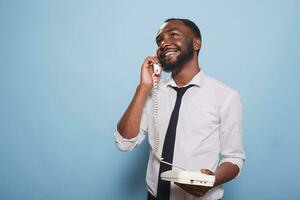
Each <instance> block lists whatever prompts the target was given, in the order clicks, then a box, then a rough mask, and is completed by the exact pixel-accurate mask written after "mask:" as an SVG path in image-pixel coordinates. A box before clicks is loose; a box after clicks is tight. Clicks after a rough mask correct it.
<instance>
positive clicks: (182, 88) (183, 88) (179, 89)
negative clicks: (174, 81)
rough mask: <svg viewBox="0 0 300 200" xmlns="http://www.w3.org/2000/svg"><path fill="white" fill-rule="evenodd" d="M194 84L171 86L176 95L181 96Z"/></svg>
mask: <svg viewBox="0 0 300 200" xmlns="http://www.w3.org/2000/svg"><path fill="white" fill-rule="evenodd" d="M193 86H194V85H188V86H186V87H180V88H179V87H172V88H173V89H174V90H176V92H177V96H179V97H182V96H183V95H184V93H185V92H186V91H187V89H189V88H190V87H193Z"/></svg>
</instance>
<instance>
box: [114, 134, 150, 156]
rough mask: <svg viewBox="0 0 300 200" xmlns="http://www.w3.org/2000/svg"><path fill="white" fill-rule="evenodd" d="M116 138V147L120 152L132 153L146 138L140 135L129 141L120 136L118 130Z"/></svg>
mask: <svg viewBox="0 0 300 200" xmlns="http://www.w3.org/2000/svg"><path fill="white" fill-rule="evenodd" d="M114 136H115V142H116V145H117V147H118V149H119V150H120V151H131V150H132V149H134V147H136V146H137V145H138V144H140V143H141V142H142V140H143V139H144V137H145V136H143V137H141V136H140V134H138V135H137V136H136V137H134V138H130V139H127V138H124V137H123V136H122V135H121V134H120V132H119V131H118V129H116V131H115V134H114Z"/></svg>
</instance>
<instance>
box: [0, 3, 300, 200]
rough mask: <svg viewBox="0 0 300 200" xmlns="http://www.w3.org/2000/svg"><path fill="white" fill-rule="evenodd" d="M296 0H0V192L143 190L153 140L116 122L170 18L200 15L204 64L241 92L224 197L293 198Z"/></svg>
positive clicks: (59, 195) (16, 195)
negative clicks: (235, 147)
mask: <svg viewBox="0 0 300 200" xmlns="http://www.w3.org/2000/svg"><path fill="white" fill-rule="evenodd" d="M299 2H300V1H296V0H294V1H293V0H287V1H274V0H265V1H258V0H257V1H252V0H251V1H250V0H248V1H246V0H245V1H232V0H229V1H201V0H198V1H138V0H136V1H121V0H120V1H116V0H110V1H97V0H95V1H86V0H84V1H83V0H82V1H71V0H70V1H64V0H63V1H58V0H57V1H50V0H49V1H38V0H36V1H34V0H28V1H13V0H10V1H6V0H1V1H0V89H1V90H0V91H1V98H0V113H1V115H0V199H1V200H19V199H22V200H23V199H28V200H41V199H43V200H53V199H55V200H71V199H72V200H82V199H84V200H100V199H101V200H102V199H105V200H106V199H129V200H140V199H145V195H146V186H145V172H146V164H147V159H148V154H149V147H148V144H147V142H146V140H145V141H144V143H143V144H142V145H141V146H140V147H139V148H137V149H135V150H134V151H133V152H131V153H123V152H120V151H118V150H117V148H116V146H115V142H114V138H113V133H114V130H115V127H116V124H117V122H118V120H119V118H120V116H121V115H122V113H123V112H124V110H125V109H126V107H127V105H128V103H129V102H130V100H131V98H132V96H133V94H134V91H135V89H136V87H137V84H138V82H139V71H140V66H141V64H142V62H143V60H144V59H145V57H146V56H147V55H152V54H154V53H155V50H156V44H155V36H156V33H157V31H158V29H159V27H160V25H161V24H162V23H163V21H164V20H165V19H167V18H170V17H181V18H189V19H191V20H193V21H194V22H196V24H197V25H199V27H200V29H201V31H202V35H203V44H202V49H201V52H200V57H199V62H200V64H201V65H202V68H203V70H204V72H205V73H206V74H208V75H210V76H212V77H215V78H216V79H218V80H221V81H223V82H225V83H226V84H228V85H230V86H231V87H233V88H235V89H236V90H238V91H239V92H240V95H241V97H242V101H243V105H244V146H245V150H246V162H245V166H244V169H243V171H242V175H241V176H240V177H239V179H237V180H234V181H232V182H230V183H227V184H225V189H226V190H225V196H224V200H241V199H242V200H253V199H262V200H274V199H278V200H282V199H285V200H297V199H300V191H299V188H300V184H299V180H298V179H299V177H300V172H299V169H300V159H299V152H300V144H299V142H300V132H299V129H300V126H299V124H300V121H299V119H300V115H299V105H298V104H299V102H300V94H299V91H300V90H299V86H300V81H299V75H300V70H299V68H300V60H299V52H300V37H299V36H300V26H299V24H300V22H299V21H300V20H299V19H300V13H299V9H300V3H299ZM164 76H165V77H166V76H168V74H164Z"/></svg>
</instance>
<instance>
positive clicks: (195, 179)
mask: <svg viewBox="0 0 300 200" xmlns="http://www.w3.org/2000/svg"><path fill="white" fill-rule="evenodd" d="M160 177H161V179H162V180H165V181H171V182H176V183H182V184H188V185H200V186H206V187H213V186H214V183H215V176H213V175H207V174H203V173H201V172H194V171H185V170H169V171H166V172H163V173H161V175H160Z"/></svg>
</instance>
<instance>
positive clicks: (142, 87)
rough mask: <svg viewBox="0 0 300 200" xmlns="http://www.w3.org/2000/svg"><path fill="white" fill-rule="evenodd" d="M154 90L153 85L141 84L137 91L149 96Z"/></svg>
mask: <svg viewBox="0 0 300 200" xmlns="http://www.w3.org/2000/svg"><path fill="white" fill-rule="evenodd" d="M151 89H152V85H148V84H145V83H140V84H139V85H138V87H137V90H138V91H140V92H142V93H144V94H147V95H148V94H149V93H150V91H151Z"/></svg>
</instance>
